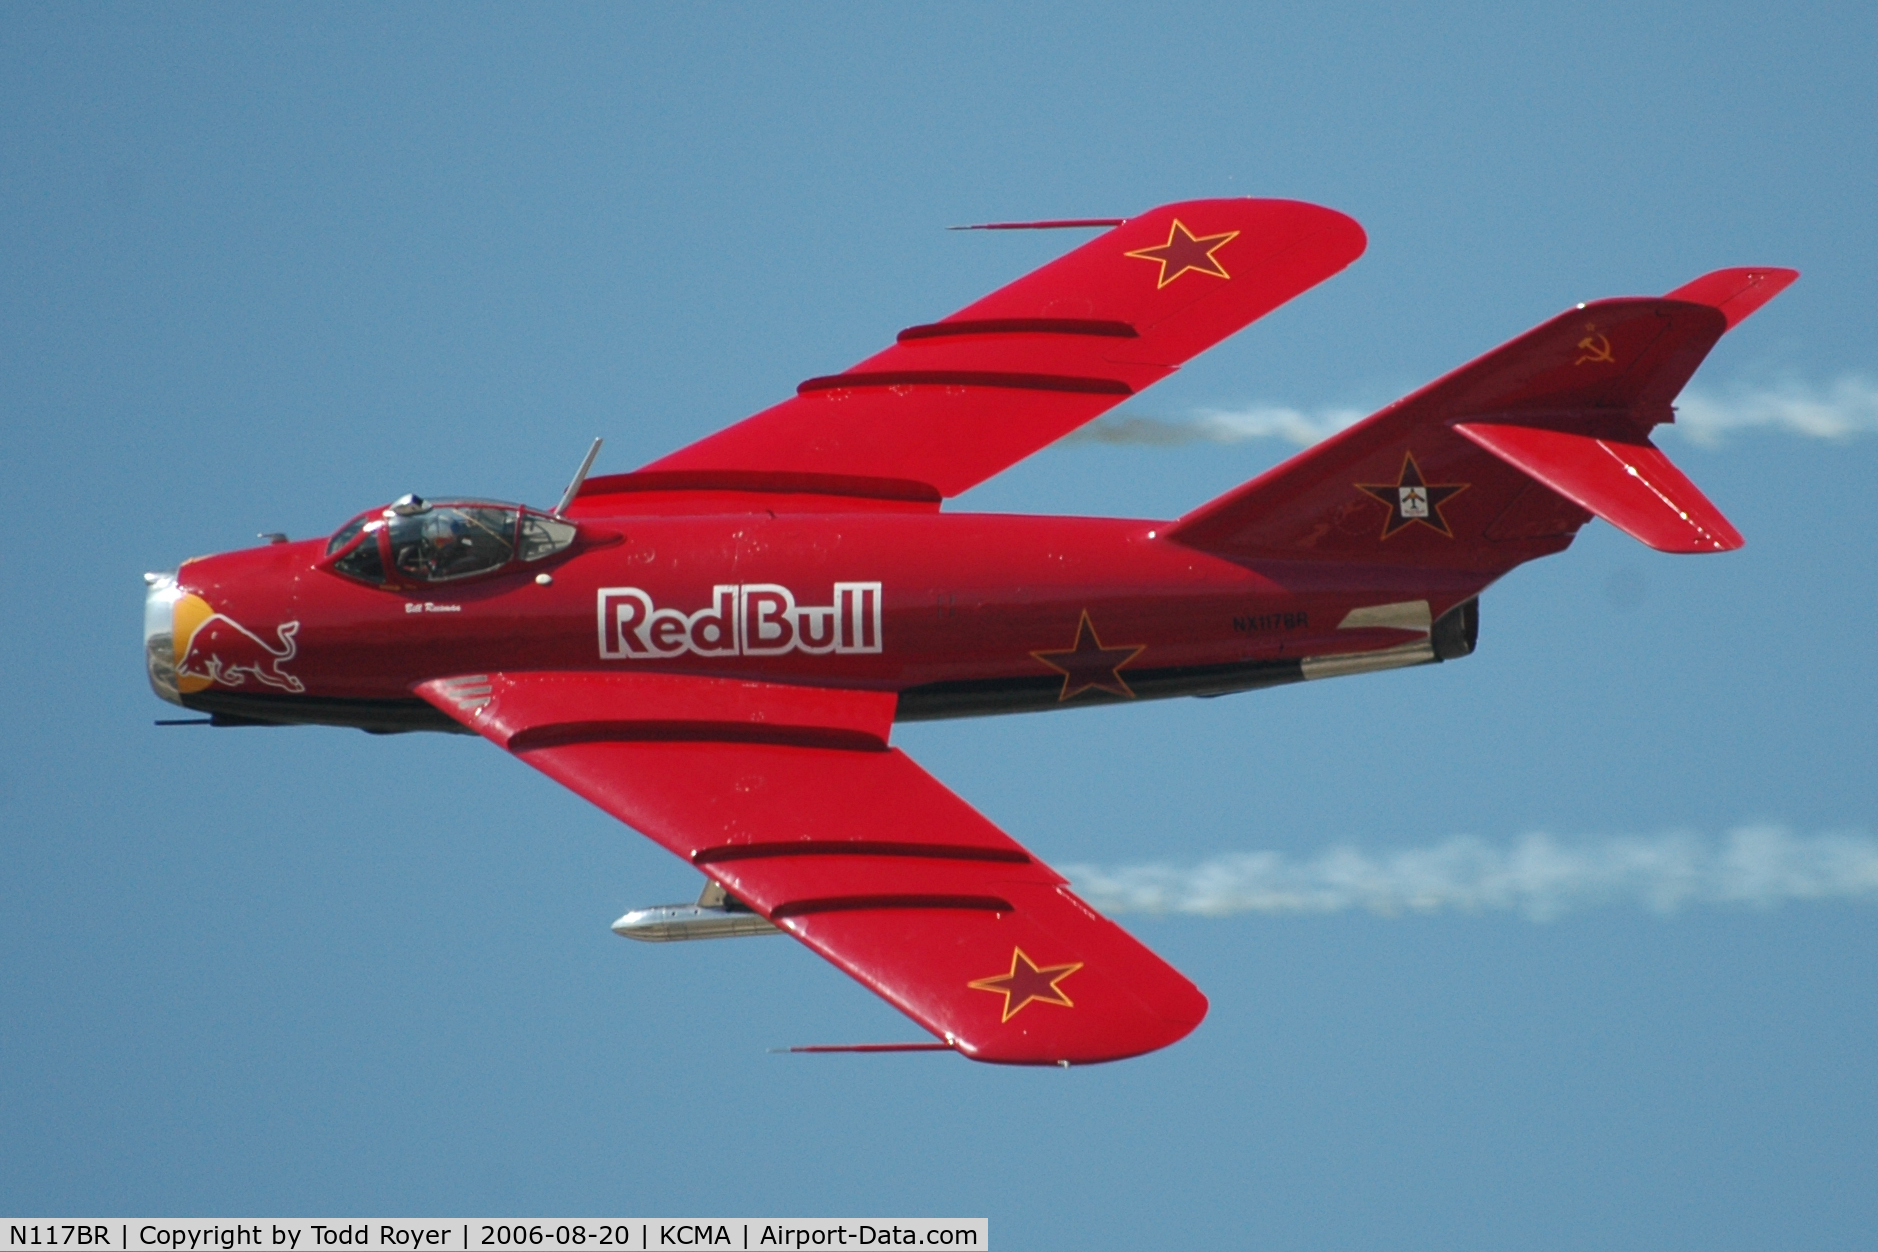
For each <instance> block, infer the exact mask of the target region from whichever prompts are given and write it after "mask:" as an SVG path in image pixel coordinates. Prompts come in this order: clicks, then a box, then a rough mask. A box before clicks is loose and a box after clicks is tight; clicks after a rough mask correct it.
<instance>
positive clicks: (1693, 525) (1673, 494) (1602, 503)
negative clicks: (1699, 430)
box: [1454, 422, 1744, 552]
mask: <svg viewBox="0 0 1878 1252" xmlns="http://www.w3.org/2000/svg"><path fill="white" fill-rule="evenodd" d="M1454 430H1455V431H1456V432H1457V433H1459V434H1461V435H1464V436H1466V437H1467V438H1468V439H1470V440H1472V441H1473V442H1474V443H1476V444H1478V445H1480V446H1481V447H1482V448H1485V449H1486V450H1487V451H1489V452H1491V453H1493V455H1495V456H1497V457H1499V458H1500V459H1501V460H1502V461H1505V462H1506V463H1507V464H1508V465H1511V466H1513V467H1514V468H1516V469H1518V470H1521V471H1523V472H1524V473H1525V474H1527V475H1528V476H1530V477H1532V478H1536V479H1538V480H1539V481H1540V482H1542V483H1544V484H1545V485H1546V486H1548V487H1550V488H1551V489H1552V490H1554V491H1556V492H1558V493H1559V494H1560V495H1562V496H1564V497H1565V498H1566V499H1567V500H1570V501H1572V502H1573V503H1574V504H1577V505H1578V506H1579V507H1581V508H1584V509H1587V510H1589V511H1590V512H1592V513H1595V514H1597V515H1598V516H1599V517H1601V518H1603V519H1604V520H1605V521H1607V522H1609V523H1610V524H1611V525H1613V526H1615V527H1617V529H1619V530H1621V531H1623V532H1624V533H1625V534H1627V535H1629V536H1630V537H1631V538H1633V539H1636V540H1638V541H1639V542H1641V543H1646V544H1648V545H1649V546H1650V547H1652V548H1655V549H1657V550H1658V551H1661V552H1730V551H1733V550H1734V549H1736V548H1739V547H1740V546H1741V545H1742V543H1743V542H1744V541H1743V540H1742V538H1741V534H1740V532H1739V531H1737V530H1736V529H1735V528H1734V527H1733V526H1732V525H1731V524H1730V523H1729V521H1728V519H1727V518H1725V517H1723V516H1722V513H1721V510H1720V509H1718V508H1716V507H1715V506H1714V505H1713V504H1712V503H1710V501H1709V499H1708V497H1707V496H1705V495H1703V494H1702V492H1701V490H1700V489H1698V488H1697V487H1696V485H1695V484H1694V483H1692V482H1690V481H1689V480H1688V478H1686V477H1685V476H1684V475H1683V472H1682V471H1681V470H1679V469H1677V468H1676V467H1675V466H1674V465H1672V464H1670V461H1669V458H1668V457H1666V456H1664V455H1663V452H1662V449H1660V448H1658V447H1657V446H1656V445H1655V444H1653V443H1651V442H1650V441H1649V440H1648V439H1614V438H1602V439H1601V438H1597V437H1595V436H1592V435H1585V434H1577V433H1574V432H1572V431H1565V430H1548V429H1546V428H1543V427H1538V426H1516V425H1509V424H1506V423H1501V422H1462V423H1459V424H1457V425H1456V426H1455V427H1454Z"/></svg>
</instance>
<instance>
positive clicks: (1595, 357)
mask: <svg viewBox="0 0 1878 1252" xmlns="http://www.w3.org/2000/svg"><path fill="white" fill-rule="evenodd" d="M1578 352H1579V356H1578V359H1577V360H1575V361H1573V362H1572V364H1573V365H1615V364H1617V358H1616V357H1614V356H1612V355H1611V341H1610V340H1608V339H1606V338H1605V337H1604V336H1603V335H1596V334H1593V335H1586V336H1585V337H1584V338H1583V339H1580V340H1579V341H1578Z"/></svg>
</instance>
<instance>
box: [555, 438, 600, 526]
mask: <svg viewBox="0 0 1878 1252" xmlns="http://www.w3.org/2000/svg"><path fill="white" fill-rule="evenodd" d="M605 442H606V440H604V439H596V440H594V441H593V447H591V448H588V449H587V455H586V456H584V457H582V458H581V462H580V468H579V469H577V470H575V471H574V481H573V482H571V483H569V484H567V490H566V491H564V492H562V493H561V502H560V503H559V504H557V505H555V506H554V516H555V517H560V516H561V515H562V514H564V513H566V512H567V509H568V506H569V505H571V504H573V503H574V497H575V496H577V495H579V494H580V487H581V484H582V483H584V482H586V481H587V471H588V470H590V469H592V468H593V459H594V458H595V457H597V456H599V455H600V445H601V444H603V443H605Z"/></svg>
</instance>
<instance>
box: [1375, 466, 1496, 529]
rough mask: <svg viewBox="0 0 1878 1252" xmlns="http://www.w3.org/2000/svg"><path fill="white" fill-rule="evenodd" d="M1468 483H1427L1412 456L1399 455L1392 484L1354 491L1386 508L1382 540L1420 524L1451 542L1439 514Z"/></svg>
mask: <svg viewBox="0 0 1878 1252" xmlns="http://www.w3.org/2000/svg"><path fill="white" fill-rule="evenodd" d="M1471 486H1473V484H1472V483H1431V482H1426V481H1424V480H1423V478H1422V467H1421V466H1419V465H1417V464H1415V454H1414V453H1413V452H1404V453H1403V454H1402V472H1401V473H1400V474H1398V475H1396V480H1395V481H1394V482H1392V483H1357V484H1356V489H1357V490H1358V491H1366V492H1368V493H1369V494H1370V495H1372V496H1374V497H1376V499H1378V500H1380V501H1382V502H1383V503H1384V504H1386V505H1388V506H1389V520H1388V521H1386V522H1384V523H1383V524H1382V537H1383V538H1384V539H1387V538H1388V537H1389V536H1390V535H1393V534H1395V532H1396V531H1398V530H1401V529H1402V528H1404V527H1405V526H1408V525H1410V524H1412V523H1414V522H1420V523H1421V524H1422V525H1424V526H1426V527H1427V528H1428V529H1429V530H1432V531H1436V532H1438V533H1440V534H1443V535H1446V536H1447V537H1448V538H1450V539H1452V538H1454V532H1453V531H1452V530H1450V529H1449V528H1448V519H1447V518H1446V517H1444V516H1442V514H1441V506H1442V504H1443V503H1444V502H1446V501H1447V500H1449V499H1451V498H1452V497H1454V496H1458V495H1460V494H1461V493H1462V492H1463V491H1466V490H1467V489H1468V488H1469V487H1471Z"/></svg>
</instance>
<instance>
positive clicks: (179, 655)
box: [172, 596, 306, 694]
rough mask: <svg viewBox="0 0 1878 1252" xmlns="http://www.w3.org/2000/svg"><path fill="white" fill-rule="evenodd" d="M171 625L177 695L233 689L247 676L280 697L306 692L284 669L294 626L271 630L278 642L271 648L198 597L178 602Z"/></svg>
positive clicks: (296, 628) (297, 629)
mask: <svg viewBox="0 0 1878 1252" xmlns="http://www.w3.org/2000/svg"><path fill="white" fill-rule="evenodd" d="M172 620H173V629H174V631H175V634H174V638H175V640H176V643H175V648H176V687H177V689H178V690H179V691H182V692H185V693H187V692H192V691H201V690H202V689H204V688H205V687H211V686H214V685H215V684H217V683H219V684H221V685H222V686H224V687H239V686H242V685H243V684H244V683H246V682H247V680H248V678H249V677H250V676H252V677H253V678H254V679H255V680H256V681H257V682H260V683H262V684H263V685H265V686H268V687H277V688H279V689H280V690H282V691H291V692H294V693H296V694H298V693H299V692H302V691H305V690H306V685H305V684H304V683H302V682H301V681H300V680H299V679H298V678H295V677H294V676H293V675H292V674H289V673H288V672H287V671H286V669H285V668H284V667H285V666H286V664H287V662H289V661H291V660H293V657H294V652H295V651H296V650H297V645H296V644H295V643H294V636H295V635H297V634H299V633H300V623H299V622H286V623H283V624H282V625H279V626H276V627H275V628H274V634H275V635H276V636H277V637H278V638H279V640H280V645H279V646H278V647H276V646H275V645H273V644H270V643H269V642H268V641H267V640H265V639H263V638H261V636H259V635H257V634H255V633H254V632H253V631H251V630H249V629H248V628H247V627H246V626H243V625H242V624H241V623H240V622H238V621H236V620H235V619H234V618H232V617H229V616H227V615H226V614H222V613H217V612H216V611H215V610H214V609H213V608H211V607H210V606H209V603H208V601H206V600H204V599H202V598H201V597H200V596H184V597H182V599H180V600H178V601H177V602H176V607H175V610H174V617H173V619H172Z"/></svg>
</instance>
